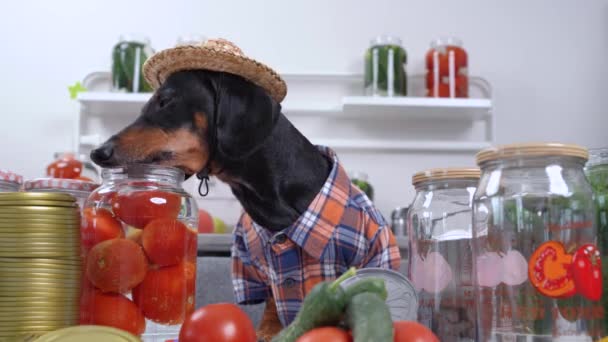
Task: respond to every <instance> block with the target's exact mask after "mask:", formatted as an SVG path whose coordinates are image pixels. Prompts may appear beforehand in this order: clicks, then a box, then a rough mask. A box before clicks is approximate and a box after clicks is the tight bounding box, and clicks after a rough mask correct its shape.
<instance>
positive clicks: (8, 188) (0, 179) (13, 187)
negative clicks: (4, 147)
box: [0, 170, 23, 192]
mask: <svg viewBox="0 0 608 342" xmlns="http://www.w3.org/2000/svg"><path fill="white" fill-rule="evenodd" d="M21 184H23V176H21V175H18V174H16V173H14V172H12V171H9V170H0V192H17V191H19V190H20V189H21Z"/></svg>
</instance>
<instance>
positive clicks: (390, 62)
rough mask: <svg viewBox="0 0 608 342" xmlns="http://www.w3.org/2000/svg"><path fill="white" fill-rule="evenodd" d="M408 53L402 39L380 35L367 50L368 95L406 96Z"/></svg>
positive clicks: (366, 90)
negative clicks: (402, 44) (402, 45)
mask: <svg viewBox="0 0 608 342" xmlns="http://www.w3.org/2000/svg"><path fill="white" fill-rule="evenodd" d="M406 63H407V55H406V53H405V50H404V49H403V47H401V39H399V38H397V37H393V36H379V37H377V38H375V39H372V41H371V43H370V48H369V49H367V51H366V52H365V94H366V95H368V96H405V95H407V79H406V73H405V64H406Z"/></svg>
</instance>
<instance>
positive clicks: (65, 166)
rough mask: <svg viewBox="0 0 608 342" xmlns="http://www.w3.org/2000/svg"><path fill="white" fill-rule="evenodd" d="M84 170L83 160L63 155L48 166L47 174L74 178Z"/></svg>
mask: <svg viewBox="0 0 608 342" xmlns="http://www.w3.org/2000/svg"><path fill="white" fill-rule="evenodd" d="M81 172H82V162H80V161H79V160H77V159H75V158H74V157H62V158H60V159H57V160H55V161H54V162H52V163H51V164H50V165H49V166H48V167H47V168H46V174H47V175H48V176H49V177H53V178H70V179H74V178H76V177H79V176H80V173H81Z"/></svg>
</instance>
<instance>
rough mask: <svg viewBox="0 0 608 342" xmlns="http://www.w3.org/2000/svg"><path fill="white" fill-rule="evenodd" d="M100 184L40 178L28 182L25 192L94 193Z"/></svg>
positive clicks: (76, 180)
mask: <svg viewBox="0 0 608 342" xmlns="http://www.w3.org/2000/svg"><path fill="white" fill-rule="evenodd" d="M98 186H99V184H96V183H94V182H87V181H83V180H78V179H64V178H38V179H33V180H29V181H26V182H25V184H24V185H23V188H24V189H25V191H35V190H53V189H56V190H71V191H86V192H92V191H93V190H95V189H97V187H98Z"/></svg>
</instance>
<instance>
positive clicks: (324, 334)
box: [296, 327, 353, 342]
mask: <svg viewBox="0 0 608 342" xmlns="http://www.w3.org/2000/svg"><path fill="white" fill-rule="evenodd" d="M352 340H353V338H352V337H351V336H350V335H349V334H348V333H347V332H346V331H344V330H342V329H340V328H336V327H321V328H316V329H313V330H311V331H309V332H307V333H306V334H304V335H302V336H301V337H300V338H298V339H297V340H296V342H317V341H323V342H352Z"/></svg>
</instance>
